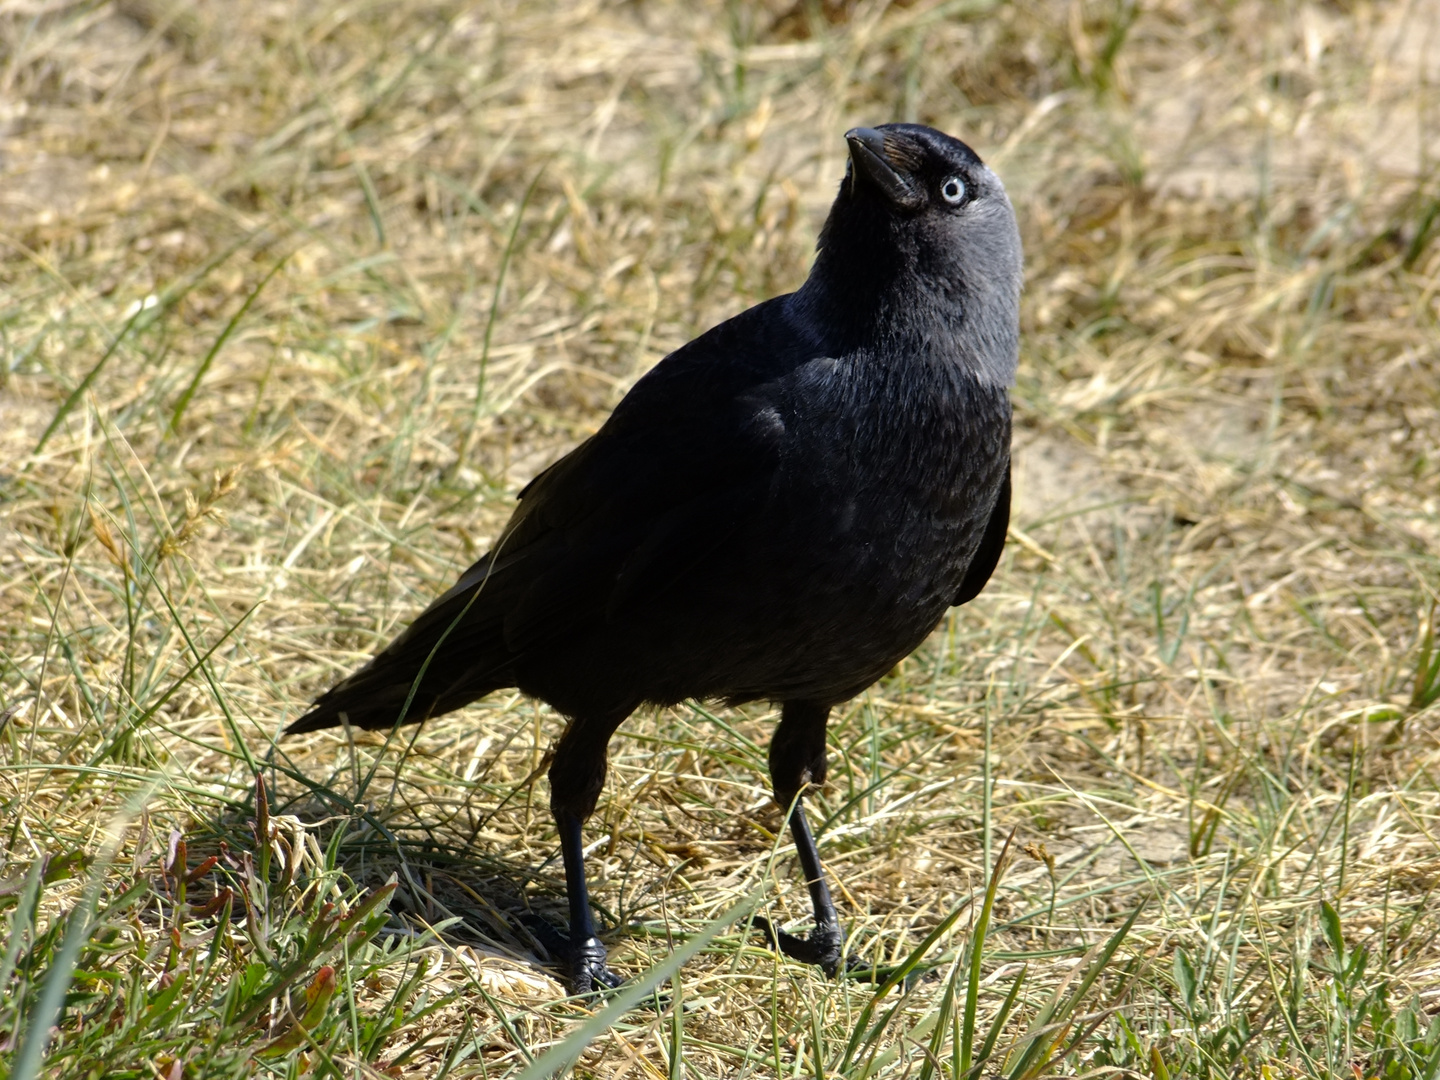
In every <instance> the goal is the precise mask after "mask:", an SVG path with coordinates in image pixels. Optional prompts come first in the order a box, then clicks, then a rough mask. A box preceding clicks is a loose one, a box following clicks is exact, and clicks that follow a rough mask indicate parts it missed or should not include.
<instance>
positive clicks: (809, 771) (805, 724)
mask: <svg viewBox="0 0 1440 1080" xmlns="http://www.w3.org/2000/svg"><path fill="white" fill-rule="evenodd" d="M829 716H830V706H828V705H818V704H816V703H814V702H808V701H787V702H785V703H784V705H783V706H782V707H781V712H780V726H779V727H778V728H776V729H775V737H774V738H773V739H772V740H771V741H770V780H771V782H772V783H773V784H774V787H775V801H776V802H778V803H779V804H780V805H781V806H782V807H784V808H785V809H787V810H788V809H790V807H791V805H792V804H793V806H794V810H793V811H792V812H791V814H790V835H791V836H792V837H794V839H795V853H796V855H798V856H799V858H800V869H801V870H802V871H803V872H804V874H805V884H806V886H807V887H808V888H809V890H810V904H811V906H812V907H813V908H814V910H815V928H814V929H813V930H811V931H810V935H809V937H806V938H798V937H796V936H795V935H793V934H787V933H785V931H783V930H781V929H779V928H777V927H775V926H773V925H772V924H771V923H770V920H769V919H756V920H755V921H756V923H757V924H758V925H759V926H760V928H761V929H762V930H764V932H765V934H766V936H768V937H769V938H770V941H771V942H772V943H773V944H774V946H775V947H776V948H777V949H779V950H780V951H781V952H782V953H784V954H785V955H786V956H789V957H792V958H793V959H796V960H799V961H801V962H802V963H806V964H818V965H819V966H820V967H822V968H824V969H825V974H827V975H831V976H833V975H834V974H835V973H836V972H837V971H838V970H839V968H840V953H841V945H842V944H843V941H844V939H843V937H842V936H841V933H840V919H839V918H838V916H836V914H835V904H834V902H833V901H832V900H831V899H830V889H829V888H828V887H827V886H826V884H825V871H824V869H823V868H822V867H821V865H820V853H819V852H818V851H816V850H815V837H814V835H813V834H812V833H811V832H810V822H809V821H808V820H806V817H805V807H804V804H803V803H802V802H801V801H800V800H801V798H802V796H803V794H804V790H805V788H806V787H807V786H808V785H810V784H815V785H817V786H818V785H820V784H823V783H824V782H825V722H826V720H827V719H828V718H829Z"/></svg>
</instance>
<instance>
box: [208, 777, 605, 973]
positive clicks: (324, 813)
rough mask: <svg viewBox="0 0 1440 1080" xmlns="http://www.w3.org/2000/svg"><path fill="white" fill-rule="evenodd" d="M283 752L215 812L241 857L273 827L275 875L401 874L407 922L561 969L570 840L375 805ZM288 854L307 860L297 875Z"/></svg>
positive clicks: (366, 884) (219, 828) (373, 879)
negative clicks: (564, 850)
mask: <svg viewBox="0 0 1440 1080" xmlns="http://www.w3.org/2000/svg"><path fill="white" fill-rule="evenodd" d="M278 757H279V755H273V754H272V756H271V757H270V758H269V759H268V760H266V761H265V762H264V763H263V765H264V767H263V770H262V771H261V773H260V774H259V775H258V776H257V779H256V781H255V783H254V784H253V785H252V787H251V789H250V793H249V797H248V798H247V799H244V800H243V801H236V802H234V803H231V804H230V806H229V807H227V808H224V809H222V810H220V811H219V812H217V813H216V814H214V815H213V816H212V818H211V820H210V821H209V822H208V823H207V824H208V825H209V830H208V831H209V832H210V833H211V835H212V836H213V837H214V838H215V839H216V841H218V842H223V843H224V845H225V847H228V849H229V850H230V851H231V853H232V854H233V855H234V856H236V857H243V855H244V853H246V852H249V853H251V857H252V859H254V858H256V857H258V852H259V849H260V847H261V839H260V838H261V836H262V834H263V835H265V836H267V837H268V839H269V843H270V846H271V849H272V851H273V852H274V853H275V854H274V857H273V858H272V859H271V860H270V864H271V878H272V880H273V881H276V882H280V883H282V884H284V883H288V882H289V881H290V879H291V877H292V876H294V877H296V878H297V880H298V879H299V878H303V877H307V876H314V875H315V874H318V873H322V872H327V871H330V870H339V871H341V872H342V873H343V874H344V875H345V876H347V877H348V878H349V879H350V880H351V881H353V882H354V883H355V884H356V885H357V886H359V887H361V888H362V889H367V890H373V889H377V888H381V887H384V886H385V885H386V884H387V883H388V882H390V881H392V880H393V881H394V883H395V889H394V892H393V894H392V895H391V897H390V900H389V911H390V914H391V917H392V923H393V924H394V925H395V927H396V928H397V929H403V930H405V931H407V932H412V933H414V932H424V933H429V934H432V935H434V937H435V938H436V939H437V940H438V941H440V942H442V943H443V944H444V945H446V946H450V947H455V946H462V945H463V946H468V947H470V948H471V949H474V950H476V951H478V952H480V953H482V954H485V955H489V956H494V957H499V958H503V959H507V960H510V961H513V962H515V963H517V964H521V965H525V966H527V967H530V968H532V969H534V970H537V971H544V972H546V973H548V974H550V975H552V976H555V977H556V978H557V980H559V972H558V970H557V969H558V965H557V962H556V958H555V957H554V956H553V955H552V949H553V947H554V944H555V942H556V940H557V937H556V935H557V934H558V935H559V940H563V932H564V929H565V928H566V926H567V924H568V914H567V913H568V905H567V901H566V893H565V877H564V870H563V867H562V865H561V862H560V858H559V852H558V846H555V845H545V846H544V847H541V846H539V845H540V844H543V834H542V832H541V829H540V828H539V825H540V823H539V822H536V823H535V826H536V828H532V829H531V830H529V833H530V834H531V835H528V836H527V837H526V839H525V843H524V850H505V849H499V850H497V849H496V846H495V837H494V836H493V835H489V836H482V835H480V834H481V833H482V832H483V831H484V829H485V826H486V825H487V824H489V823H490V821H491V817H492V815H489V814H487V815H483V816H481V817H479V818H478V819H471V820H469V821H462V820H461V819H460V818H458V817H457V815H455V814H453V813H449V814H436V813H433V812H431V808H427V807H425V806H419V807H416V806H410V805H405V804H403V803H400V802H395V801H393V800H391V801H390V802H389V803H388V804H387V805H384V806H377V805H371V804H367V803H365V802H364V801H363V800H361V799H356V798H354V797H353V793H352V792H348V791H345V790H343V789H342V788H341V786H340V785H338V784H336V783H333V780H334V777H332V778H331V779H332V783H329V784H322V783H318V782H316V781H314V780H313V779H310V778H308V777H307V776H306V775H305V774H304V773H303V772H302V771H300V770H297V769H295V768H294V767H293V766H291V765H289V764H288V763H285V762H283V761H280V760H277V758H278ZM373 790H374V789H372V791H373ZM551 848H553V850H547V849H551ZM222 850H224V848H222ZM287 864H289V865H290V866H292V867H298V868H303V869H301V870H300V873H299V874H298V875H297V874H296V871H295V870H294V869H292V870H288V871H287V869H286V866H287ZM600 915H601V917H602V920H604V922H605V924H606V925H610V926H614V925H616V924H617V922H618V920H616V919H615V918H614V917H613V915H612V913H611V912H608V911H605V910H603V909H601V910H600ZM552 928H553V929H552ZM602 936H604V937H610V936H611V935H610V934H604V935H602ZM547 944H548V945H549V946H550V947H549V948H547ZM562 985H563V983H562Z"/></svg>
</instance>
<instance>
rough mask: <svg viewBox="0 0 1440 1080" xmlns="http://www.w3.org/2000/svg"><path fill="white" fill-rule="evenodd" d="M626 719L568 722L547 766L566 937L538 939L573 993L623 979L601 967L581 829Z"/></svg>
mask: <svg viewBox="0 0 1440 1080" xmlns="http://www.w3.org/2000/svg"><path fill="white" fill-rule="evenodd" d="M624 719H625V714H621V715H620V716H618V717H606V718H604V719H603V720H592V721H585V720H580V719H576V720H573V721H571V723H570V726H569V727H567V728H566V729H565V734H563V735H562V736H560V742H559V744H558V745H557V746H556V747H555V760H554V762H553V763H552V764H551V766H550V810H551V812H552V813H553V814H554V815H555V825H556V827H557V828H558V829H559V831H560V855H561V857H562V858H563V859H564V860H565V895H566V897H567V898H568V899H569V901H570V933H569V935H568V936H562V935H561V934H560V933H559V932H558V931H551V933H548V934H543V935H542V942H543V944H544V945H545V947H546V948H547V949H549V950H550V952H551V953H552V954H555V958H556V959H557V960H560V961H561V962H562V963H564V965H565V968H566V974H567V975H568V976H569V982H570V987H571V989H572V990H574V992H575V993H577V994H588V993H590V992H591V991H593V990H601V989H607V988H608V989H613V988H614V987H616V986H619V985H620V983H621V979H620V977H619V976H618V975H616V974H615V973H614V972H612V971H611V970H610V968H609V966H608V965H607V964H606V962H605V946H604V944H602V943H601V941H600V939H599V938H598V937H597V936H596V935H595V919H594V916H593V915H592V914H591V912H590V890H589V888H588V887H587V886H586V884H585V846H584V843H583V841H582V839H581V828H582V827H583V826H584V824H585V820H586V819H587V818H588V817H589V816H590V815H591V813H592V812H594V810H595V801H596V799H598V798H599V797H600V789H601V788H602V787H603V786H604V784H605V769H606V764H607V762H606V754H605V748H606V745H607V744H608V743H609V741H610V736H611V735H612V734H613V733H614V731H615V729H616V728H617V727H619V726H620V721H622V720H624Z"/></svg>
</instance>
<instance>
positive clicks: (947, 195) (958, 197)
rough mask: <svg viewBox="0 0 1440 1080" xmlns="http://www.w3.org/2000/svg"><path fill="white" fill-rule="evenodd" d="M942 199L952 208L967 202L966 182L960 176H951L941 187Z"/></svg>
mask: <svg viewBox="0 0 1440 1080" xmlns="http://www.w3.org/2000/svg"><path fill="white" fill-rule="evenodd" d="M940 197H941V198H942V199H944V200H945V201H946V202H947V203H949V204H950V205H951V206H957V205H959V204H960V203H962V202H964V201H965V181H964V180H961V179H960V178H959V177H958V176H949V177H946V178H945V182H944V183H943V184H941V185H940Z"/></svg>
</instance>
